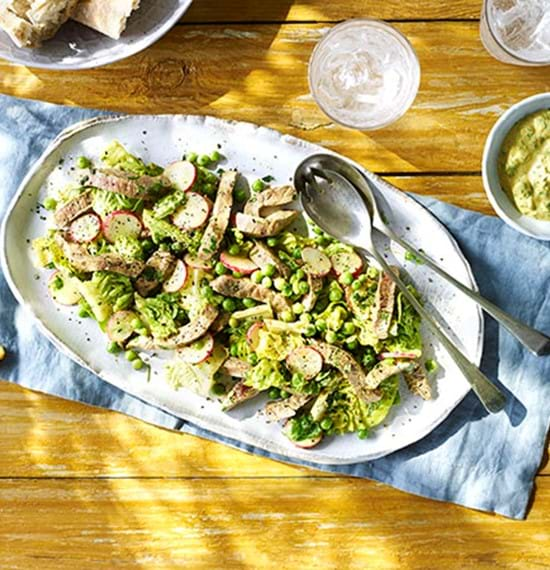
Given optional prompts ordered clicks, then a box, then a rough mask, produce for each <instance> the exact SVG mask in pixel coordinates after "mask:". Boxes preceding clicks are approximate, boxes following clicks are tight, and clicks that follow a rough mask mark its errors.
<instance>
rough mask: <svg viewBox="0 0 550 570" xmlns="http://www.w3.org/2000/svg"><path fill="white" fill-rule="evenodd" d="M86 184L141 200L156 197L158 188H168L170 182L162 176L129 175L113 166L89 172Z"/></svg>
mask: <svg viewBox="0 0 550 570" xmlns="http://www.w3.org/2000/svg"><path fill="white" fill-rule="evenodd" d="M86 184H87V185H88V186H94V187H95V188H100V189H101V190H108V191H109V192H115V193H116V194H122V195H123V196H127V197H128V198H141V199H142V200H151V199H154V198H158V196H159V190H160V189H162V188H166V189H168V188H170V182H169V180H168V179H167V178H164V176H147V175H143V176H131V175H129V174H128V173H126V172H124V171H122V170H116V169H114V168H110V169H105V170H95V171H93V172H91V173H90V175H89V177H88V181H87V182H86Z"/></svg>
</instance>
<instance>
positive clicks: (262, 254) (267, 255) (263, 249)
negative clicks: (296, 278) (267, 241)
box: [249, 241, 291, 277]
mask: <svg viewBox="0 0 550 570" xmlns="http://www.w3.org/2000/svg"><path fill="white" fill-rule="evenodd" d="M249 257H250V259H251V260H252V261H253V262H254V263H255V264H256V265H257V266H258V267H259V268H260V269H265V268H266V266H267V265H269V264H271V265H274V266H275V269H276V270H277V272H278V273H279V274H280V275H282V276H283V277H290V273H291V272H290V269H289V268H288V267H287V266H286V265H285V264H284V263H283V262H282V261H281V260H280V259H279V258H278V257H277V256H276V255H275V254H274V253H273V252H272V251H271V250H270V249H269V247H267V246H266V245H264V244H263V243H262V242H259V241H256V242H254V247H253V248H252V249H251V250H250V254H249Z"/></svg>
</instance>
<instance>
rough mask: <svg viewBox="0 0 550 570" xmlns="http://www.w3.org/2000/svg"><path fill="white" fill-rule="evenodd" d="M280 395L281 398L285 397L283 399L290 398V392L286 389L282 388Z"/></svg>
mask: <svg viewBox="0 0 550 570" xmlns="http://www.w3.org/2000/svg"><path fill="white" fill-rule="evenodd" d="M280 396H281V398H283V399H284V398H290V393H289V392H287V391H286V390H281V393H280Z"/></svg>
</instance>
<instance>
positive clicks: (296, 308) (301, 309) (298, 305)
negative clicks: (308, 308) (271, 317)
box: [292, 303, 304, 315]
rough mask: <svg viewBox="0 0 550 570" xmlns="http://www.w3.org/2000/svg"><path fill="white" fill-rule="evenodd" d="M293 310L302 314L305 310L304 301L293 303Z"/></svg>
mask: <svg viewBox="0 0 550 570" xmlns="http://www.w3.org/2000/svg"><path fill="white" fill-rule="evenodd" d="M292 311H293V312H294V314H295V315H301V314H302V313H303V312H304V306H303V305H302V303H294V305H292Z"/></svg>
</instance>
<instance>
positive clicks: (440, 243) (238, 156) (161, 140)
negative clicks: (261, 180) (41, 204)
mask: <svg viewBox="0 0 550 570" xmlns="http://www.w3.org/2000/svg"><path fill="white" fill-rule="evenodd" d="M114 139H117V140H119V141H120V142H122V143H123V144H124V145H126V146H127V147H128V149H129V150H130V151H132V152H133V153H135V154H137V155H139V156H141V157H144V158H145V159H146V160H151V161H154V162H157V163H159V164H167V163H169V162H171V161H173V160H176V159H179V158H180V157H181V156H182V154H184V153H185V152H187V151H190V150H195V151H197V152H209V151H211V150H212V149H213V148H215V146H216V145H217V144H220V145H221V147H222V152H223V154H224V155H225V156H226V163H225V164H224V166H231V167H237V168H238V169H239V170H240V171H241V172H242V173H243V174H244V175H246V176H250V177H252V178H257V177H258V176H264V175H266V174H271V175H273V176H274V177H275V182H274V183H275V184H277V183H286V182H288V181H289V180H291V179H292V175H293V172H294V169H295V167H296V166H297V164H298V163H299V162H300V161H301V160H302V159H303V158H305V157H306V156H308V155H310V154H312V153H316V152H319V151H321V150H323V149H321V148H320V147H318V146H315V145H313V144H310V143H307V142H305V141H302V140H299V139H296V138H292V137H289V136H285V135H282V134H280V133H278V132H275V131H273V130H269V129H266V128H263V127H257V126H255V125H251V124H249V123H236V122H229V121H223V120H219V119H214V118H209V117H198V116H131V117H114V118H97V119H92V120H90V121H86V122H84V123H79V124H77V125H75V126H73V127H71V128H69V129H68V130H66V131H64V132H63V133H61V135H59V136H58V138H57V139H56V140H55V141H54V142H53V143H52V145H51V146H50V147H49V148H48V149H47V151H46V152H45V153H44V155H43V156H42V157H41V158H40V160H38V162H37V163H36V164H35V165H34V166H33V168H32V169H31V171H30V172H29V174H28V175H27V177H26V179H25V180H24V181H23V183H22V185H21V187H20V189H19V192H18V194H17V196H16V198H15V199H14V201H13V203H12V205H11V207H10V210H9V213H8V215H7V216H6V219H5V222H4V226H3V231H2V263H3V270H4V273H5V275H6V278H7V279H8V281H9V283H10V286H11V288H12V290H13V292H14V294H15V295H16V297H17V299H18V300H19V302H20V303H21V304H23V305H24V306H25V307H26V308H27V309H28V310H29V312H30V313H32V315H33V316H34V318H35V319H36V321H37V323H38V326H39V327H40V329H41V330H42V332H43V333H44V334H45V335H46V336H47V337H48V338H49V339H50V340H51V341H52V342H53V343H54V344H55V345H56V346H57V347H58V348H59V350H61V351H62V352H63V353H65V354H66V355H68V356H69V357H70V358H72V359H73V360H75V361H76V362H78V363H79V364H81V365H82V366H84V367H86V368H88V369H89V370H91V371H93V372H95V373H96V374H98V375H99V376H100V377H101V378H103V379H104V380H106V381H107V382H110V383H112V384H114V385H115V386H117V387H119V388H121V389H123V390H125V391H126V392H128V393H130V394H133V395H135V396H137V397H139V398H141V399H143V400H145V401H146V402H149V403H151V404H153V405H155V406H158V407H159V408H162V409H164V410H168V411H169V412H171V413H173V414H175V415H177V416H180V417H181V418H184V419H186V420H189V421H191V422H193V423H195V424H196V425H198V426H201V427H203V428H206V429H208V430H211V431H213V432H217V433H219V434H221V435H223V436H227V437H230V438H233V439H236V440H240V441H243V442H246V443H247V444H251V445H254V446H257V447H259V448H262V449H265V450H268V451H271V452H275V453H278V454H280V455H282V456H288V457H292V458H297V459H303V460H309V461H313V462H317V463H325V464H331V463H332V464H342V463H355V462H358V461H366V460H370V459H374V458H377V457H381V456H383V455H387V454H389V453H392V452H393V451H395V450H397V449H400V448H402V447H405V446H406V445H409V444H411V443H413V442H415V441H417V440H419V439H420V438H422V437H424V436H425V435H426V434H428V433H429V432H430V431H431V430H433V429H434V428H435V427H436V426H437V425H438V424H440V423H441V422H442V421H443V420H444V419H445V417H446V416H447V415H448V414H449V413H450V412H451V411H452V410H453V409H454V408H455V406H456V405H457V404H458V403H459V402H460V401H461V400H462V398H463V397H464V396H465V395H466V393H467V392H468V390H469V386H468V384H467V383H466V381H465V380H464V378H463V377H462V375H461V374H460V372H459V371H458V370H457V368H456V366H455V365H454V364H453V363H452V361H451V360H450V358H449V357H448V356H447V354H446V353H445V351H444V350H443V349H442V348H441V346H440V345H439V344H438V342H436V341H435V340H434V339H433V337H432V335H431V334H430V333H429V331H424V338H425V341H426V350H427V353H428V355H429V356H430V357H435V358H436V359H437V360H438V362H439V364H440V369H439V372H438V374H437V377H436V378H435V379H434V382H433V383H434V391H435V393H436V397H435V398H434V399H433V400H431V401H428V402H424V401H422V400H421V399H419V398H417V397H413V396H411V395H410V394H409V393H408V391H407V390H406V388H404V387H402V389H401V395H402V399H401V404H400V405H399V406H396V407H394V409H393V411H392V412H391V413H390V415H389V416H388V418H387V420H386V421H385V422H384V425H382V426H379V427H378V428H377V429H375V430H374V431H373V433H372V436H371V437H369V438H368V439H366V440H359V439H358V438H357V436H355V435H353V434H351V435H346V436H341V437H335V438H327V439H326V440H325V441H323V442H322V443H321V444H320V445H319V446H318V447H316V448H314V449H312V450H303V449H298V448H297V447H294V446H293V445H292V443H290V442H289V441H288V440H287V439H286V438H285V437H284V436H283V435H282V434H281V429H280V426H279V425H273V424H268V423H267V422H265V421H264V419H263V418H261V417H258V416H257V415H255V414H256V412H257V410H258V409H259V407H260V405H261V404H262V402H257V401H256V400H253V401H250V402H248V403H247V404H245V405H243V406H241V407H239V408H237V409H236V410H234V411H232V412H230V413H228V414H226V413H223V412H221V411H220V406H219V403H217V402H214V401H208V400H206V399H204V398H202V397H200V396H197V395H195V394H193V393H191V392H189V391H187V390H185V389H183V390H180V391H174V390H173V389H171V388H170V387H169V386H168V385H167V384H166V382H165V381H164V379H163V377H162V362H161V361H160V360H154V361H153V366H152V368H153V374H152V380H151V382H149V383H147V381H146V377H145V374H143V373H142V372H136V371H134V370H133V369H132V367H131V366H130V364H129V363H128V362H126V361H125V360H124V358H121V357H113V356H112V355H110V354H108V353H107V351H106V350H105V346H106V337H105V336H104V335H103V334H102V333H101V332H100V330H99V328H98V327H97V325H96V324H95V322H93V321H90V320H87V321H83V322H81V323H79V324H78V326H76V324H75V323H77V322H78V321H79V320H78V318H76V317H75V313H76V310H75V309H74V308H60V307H59V306H56V305H55V304H54V303H53V301H51V300H50V297H49V295H48V292H47V287H46V281H47V275H46V272H44V271H37V270H36V269H35V268H34V267H33V265H32V260H31V253H30V250H29V246H28V242H27V240H28V239H33V238H35V237H37V236H40V235H43V234H44V232H45V222H44V220H42V219H41V218H40V216H38V215H36V214H34V213H33V211H35V209H36V203H37V200H38V201H40V200H41V199H43V197H44V194H45V192H46V188H47V185H48V184H60V183H63V180H64V179H65V177H68V176H69V169H70V168H71V164H72V161H73V159H74V157H77V156H79V155H87V156H91V157H98V156H99V155H100V153H101V152H102V150H103V149H104V148H105V146H106V145H107V144H108V143H110V142H111V141H112V140H114ZM61 159H64V161H61ZM60 161H61V162H62V164H60ZM367 175H368V176H369V177H370V178H371V179H372V180H373V182H374V184H375V186H376V188H377V189H378V194H379V198H380V200H381V202H382V203H383V205H384V210H385V212H386V215H387V217H388V219H389V220H390V223H391V225H392V226H393V227H394V229H395V230H396V231H397V232H398V233H400V234H402V235H404V236H406V237H407V238H408V239H410V240H411V241H412V242H413V243H415V244H416V245H417V246H418V247H420V248H422V249H424V251H425V252H426V253H427V254H428V255H429V256H431V257H432V258H433V259H435V260H437V261H438V262H439V263H441V265H442V266H443V267H444V268H445V269H446V270H447V271H448V272H449V273H451V274H452V275H454V276H455V277H456V278H457V279H459V280H460V281H462V282H463V283H465V284H467V285H469V286H473V287H475V282H474V279H473V277H472V274H471V272H470V268H469V266H468V263H467V261H466V260H465V259H464V257H463V255H462V254H461V252H460V250H459V249H458V247H457V244H456V243H455V241H454V240H453V239H452V238H451V236H450V235H449V234H448V233H447V231H446V230H445V228H444V227H443V226H442V225H441V224H440V223H439V222H438V221H437V220H436V219H435V218H434V217H433V216H432V215H431V214H430V213H429V212H428V211H427V210H425V209H424V208H423V207H421V206H420V205H418V204H417V203H416V202H415V201H413V200H412V199H411V198H410V197H408V196H407V195H406V194H404V193H402V192H400V191H399V190H397V189H396V188H394V187H392V186H390V185H389V184H387V183H385V182H383V181H382V180H381V179H379V178H378V177H376V176H374V175H372V174H369V173H367ZM381 246H382V247H384V248H385V251H386V254H387V255H388V258H389V259H390V261H392V262H394V263H396V262H398V263H400V264H401V265H403V266H404V267H405V269H406V270H407V271H408V273H409V275H410V277H411V278H412V279H413V281H414V282H415V284H416V286H417V287H418V289H419V290H420V291H421V293H422V295H423V296H424V298H425V299H426V302H427V304H428V307H429V308H430V309H432V310H436V311H437V313H438V315H439V316H440V318H441V319H442V320H443V321H445V323H446V324H447V325H448V327H450V329H452V331H453V335H454V337H455V338H456V340H457V342H458V343H459V345H461V346H462V347H463V350H464V351H465V352H466V354H467V355H468V356H469V357H470V358H471V359H472V360H473V361H474V362H476V363H479V361H480V358H481V352H482V337H483V335H482V332H483V330H482V329H483V325H482V318H481V314H480V311H479V309H478V307H477V306H476V305H475V304H474V303H473V302H472V301H470V300H468V299H467V298H465V297H464V296H460V294H459V293H458V294H457V293H455V291H454V290H453V289H452V288H450V286H448V285H447V284H446V283H445V282H444V281H442V280H440V279H439V278H438V277H437V276H435V275H433V274H431V273H430V272H429V271H428V270H427V269H426V268H425V267H424V266H421V265H416V264H414V263H410V262H407V261H405V260H404V258H403V251H400V250H398V249H396V248H390V246H389V244H387V243H381ZM37 276H39V278H37ZM69 317H71V318H72V320H71V322H69V320H68V319H69ZM87 339H90V341H88V340H87Z"/></svg>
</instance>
